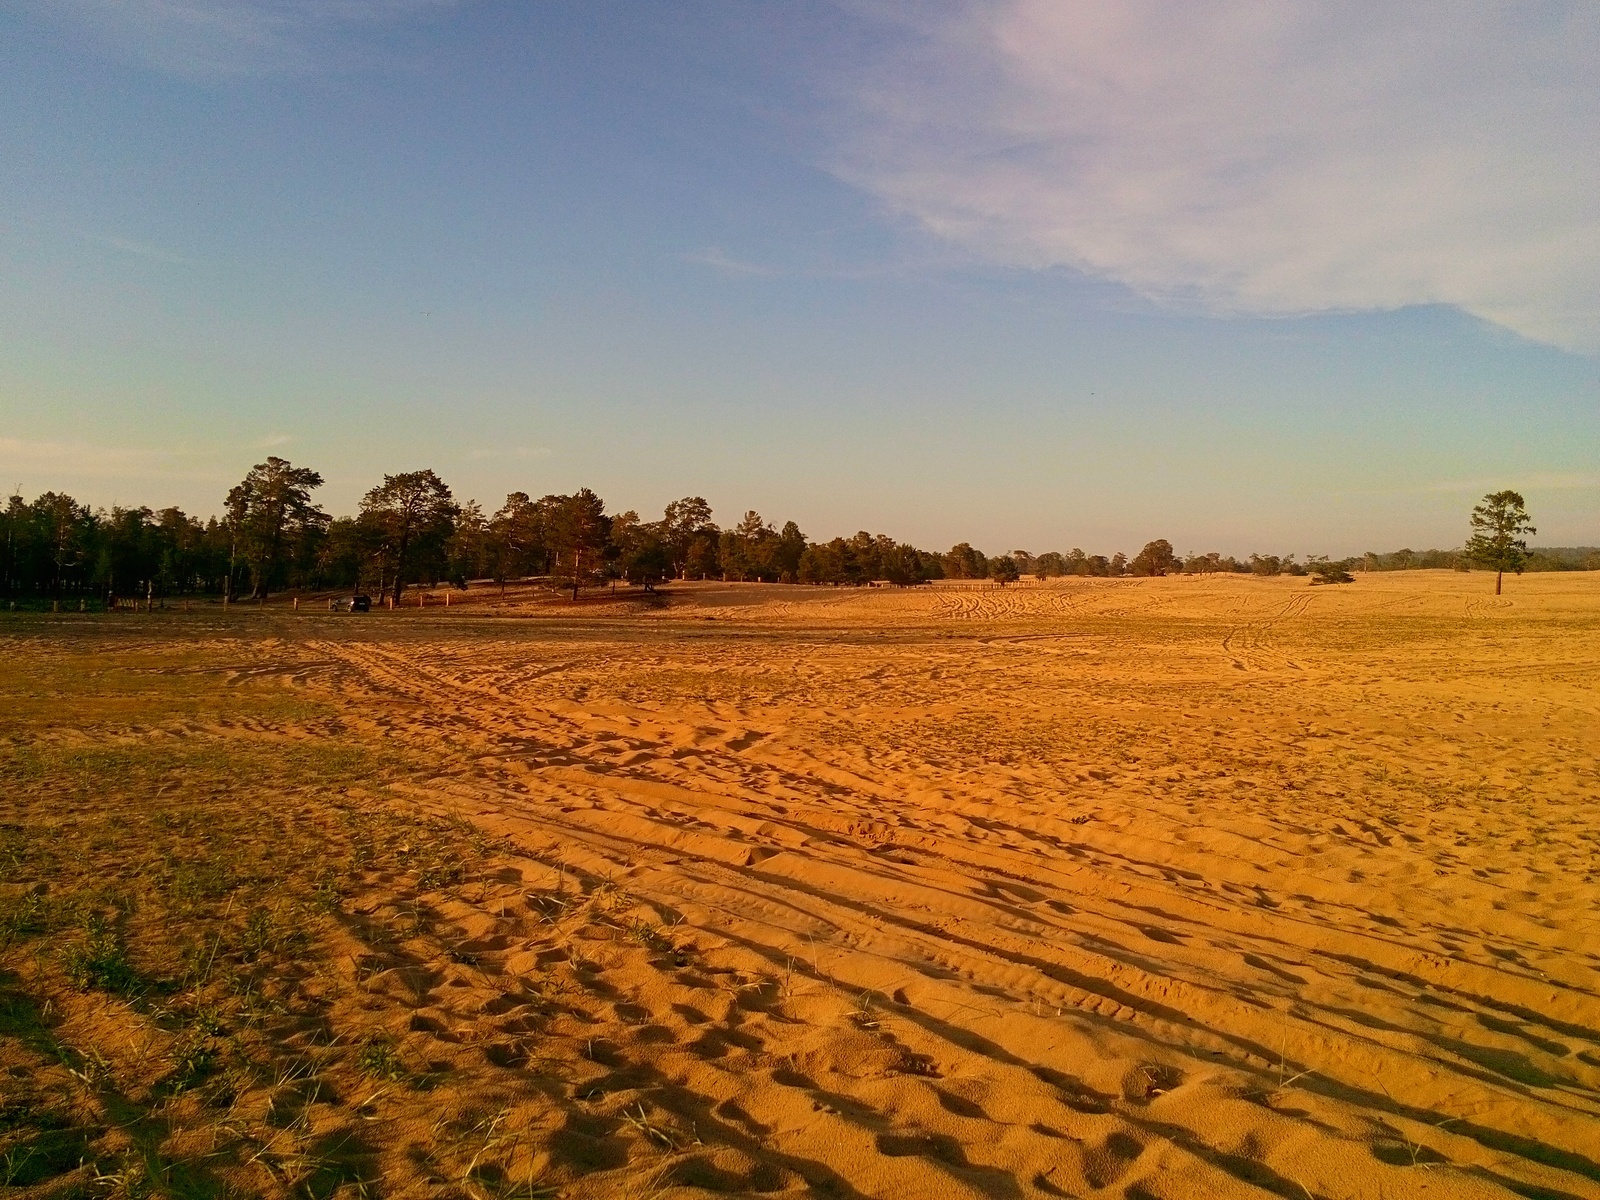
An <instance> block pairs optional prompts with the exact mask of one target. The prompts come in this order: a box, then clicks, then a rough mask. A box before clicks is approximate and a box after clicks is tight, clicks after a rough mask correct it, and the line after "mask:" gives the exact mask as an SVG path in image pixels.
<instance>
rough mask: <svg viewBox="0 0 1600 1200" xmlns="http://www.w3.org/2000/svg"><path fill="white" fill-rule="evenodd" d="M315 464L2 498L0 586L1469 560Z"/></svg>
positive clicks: (562, 583)
mask: <svg viewBox="0 0 1600 1200" xmlns="http://www.w3.org/2000/svg"><path fill="white" fill-rule="evenodd" d="M321 486H322V477H321V476H320V475H319V474H318V473H317V472H315V471H313V470H309V469H307V468H304V467H296V466H294V465H293V464H291V463H289V462H287V461H285V460H283V459H280V458H269V459H267V461H266V462H264V463H261V464H259V465H258V466H256V467H254V468H253V469H252V470H251V471H250V473H249V474H248V475H247V476H246V477H245V478H244V479H243V480H242V481H241V482H240V483H239V484H238V486H236V487H235V488H233V489H232V490H231V491H229V493H228V495H227V497H226V498H225V500H224V503H223V511H222V515H220V516H212V517H209V518H207V519H205V520H201V519H200V518H198V517H194V516H191V515H189V514H187V513H184V512H182V511H181V510H179V509H177V508H163V509H159V510H154V509H150V508H120V507H116V508H111V509H109V510H108V509H91V508H90V507H89V506H88V505H85V504H80V503H79V502H78V501H76V500H74V499H73V498H72V497H71V496H68V495H64V494H62V493H59V492H46V493H45V494H44V495H42V496H40V497H38V498H37V499H36V500H34V501H32V502H31V503H30V502H28V501H26V500H24V499H23V497H21V496H12V497H11V498H10V500H9V502H8V504H7V506H6V508H5V511H4V513H3V515H0V556H3V557H0V596H4V597H6V598H8V599H10V600H11V601H13V603H14V602H15V601H16V600H18V599H30V598H32V599H40V598H44V599H55V600H61V599H66V598H69V597H71V598H74V599H92V600H94V601H95V602H96V604H98V603H99V602H101V601H109V600H110V599H112V598H114V597H118V596H124V597H126V596H137V597H167V596H186V595H209V596H214V597H227V598H229V599H237V598H239V597H241V596H249V597H252V598H258V599H260V598H265V597H266V596H267V595H269V594H271V593H274V592H281V591H286V590H288V591H328V590H334V589H340V590H348V589H359V590H366V591H370V592H373V593H376V594H378V595H388V596H391V597H393V598H395V599H397V600H398V598H399V597H400V595H401V594H402V592H403V591H404V589H405V587H406V586H407V585H408V584H413V583H426V584H429V585H431V586H437V585H439V584H451V585H455V586H457V587H464V586H466V585H467V583H468V581H469V580H470V581H474V582H481V581H488V582H490V583H499V584H502V585H503V584H504V583H505V582H506V581H508V580H525V579H541V580H545V581H547V582H548V583H549V585H550V586H552V587H554V588H559V589H564V590H570V591H571V592H572V594H573V595H574V596H576V595H577V594H578V593H579V592H580V591H581V590H582V589H583V588H586V587H594V586H597V585H600V584H604V583H607V582H609V581H612V580H618V579H620V580H626V581H628V582H631V583H634V584H639V585H643V586H644V587H647V588H653V587H655V586H656V585H658V584H660V583H662V582H663V581H665V580H669V579H725V580H744V581H762V582H771V583H810V584H833V585H844V586H849V585H862V584H867V583H873V582H884V583H891V584H901V585H909V584H918V583H924V582H928V581H930V580H937V579H994V580H997V581H999V582H1001V583H1006V582H1009V581H1012V580H1015V579H1018V578H1020V577H1021V576H1024V575H1028V576H1033V577H1036V578H1051V577H1056V576H1065V575H1098V576H1121V575H1166V574H1172V573H1178V572H1183V573H1187V574H1214V573H1240V574H1250V573H1254V574H1257V575H1278V574H1291V575H1305V574H1308V573H1316V574H1319V575H1326V574H1328V573H1329V572H1330V571H1334V572H1337V571H1340V570H1342V571H1398V570H1410V569H1426V568H1441V567H1445V568H1454V569H1460V570H1464V569H1466V568H1467V567H1468V565H1469V564H1468V562H1467V560H1466V559H1465V558H1464V557H1463V555H1462V553H1461V552H1460V551H1455V550H1425V551H1412V550H1396V551H1394V552H1392V553H1388V554H1371V553H1369V554H1367V555H1365V556H1362V557H1360V558H1352V559H1345V560H1342V561H1336V562H1331V563H1330V562H1329V560H1328V559H1326V558H1325V557H1314V558H1311V559H1308V560H1306V561H1305V562H1300V561H1297V560H1296V558H1295V556H1294V555H1292V554H1291V555H1286V556H1279V555H1273V554H1253V555H1251V556H1250V557H1249V558H1248V559H1237V558H1232V557H1228V556H1224V555H1220V554H1216V553H1210V554H1190V555H1187V556H1180V555H1178V554H1177V553H1175V552H1174V550H1173V548H1172V546H1171V544H1170V543H1169V542H1167V541H1166V540H1164V539H1158V540H1156V541H1152V542H1150V543H1148V544H1147V545H1146V546H1145V547H1144V548H1143V549H1142V550H1141V551H1140V552H1139V553H1138V554H1136V555H1134V556H1133V557H1132V558H1129V557H1127V556H1126V555H1124V554H1121V553H1118V554H1113V555H1111V556H1110V557H1107V556H1105V555H1100V554H1085V553H1084V552H1083V551H1082V550H1079V549H1073V550H1070V551H1067V552H1065V553H1062V552H1057V551H1051V552H1049V553H1044V554H1037V555H1035V554H1030V553H1028V552H1026V551H1023V550H1015V551H1011V552H1010V553H1002V554H996V555H986V554H984V553H982V552H981V551H979V550H977V549H975V548H973V547H972V546H970V545H968V544H966V543H965V542H963V543H961V544H959V545H956V546H953V547H951V548H950V549H949V550H948V551H945V552H943V553H940V552H937V551H930V550H920V549H918V548H917V547H915V546H912V545H908V544H907V543H905V542H900V541H896V540H895V539H894V538H892V537H888V536H886V535H884V534H869V533H866V532H861V533H857V534H856V535H855V536H854V537H848V538H844V537H836V538H833V539H832V540H831V541H826V542H816V541H812V540H810V539H809V538H807V537H806V536H805V534H804V533H802V532H801V531H800V528H799V526H797V525H796V524H795V523H794V522H793V521H788V522H786V523H785V524H784V525H783V526H782V527H781V528H780V527H777V526H774V525H773V524H771V523H769V522H768V521H766V520H764V519H763V518H762V517H761V516H760V515H759V514H758V513H755V512H747V513H745V514H744V515H743V516H742V517H741V518H740V519H739V520H738V522H737V523H735V524H734V525H732V526H731V527H729V528H722V527H721V526H719V525H718V524H717V522H716V521H715V520H714V519H713V513H712V511H711V506H710V505H708V504H707V503H706V502H705V500H703V499H701V498H700V497H698V496H692V497H687V498H685V499H682V500H676V501H674V502H673V503H671V504H669V505H667V507H666V511H665V512H663V513H662V515H661V517H660V518H659V519H657V520H653V521H647V520H644V519H642V518H641V517H640V516H639V515H638V514H637V513H635V512H621V513H608V512H607V511H606V506H605V502H604V501H603V500H601V498H600V497H599V496H597V495H596V494H595V493H594V492H592V491H590V490H588V489H587V488H584V489H580V490H579V491H577V492H574V493H572V494H571V495H548V496H542V497H540V498H538V499H533V498H532V497H530V496H529V495H528V494H527V493H524V492H513V493H512V494H511V495H509V496H507V497H506V499H505V503H504V504H502V505H501V506H500V507H499V508H498V509H497V510H496V511H494V512H492V513H490V512H486V511H485V510H484V509H483V508H482V507H481V506H480V505H479V504H477V503H476V502H474V501H471V500H468V501H465V502H459V501H457V500H456V498H455V497H454V495H453V493H452V492H451V489H450V488H449V487H448V486H447V485H446V484H445V482H444V481H443V480H442V479H440V478H439V477H438V476H437V475H436V474H435V473H434V472H433V471H429V470H425V471H411V472H406V473H403V474H399V475H386V476H384V479H383V482H382V483H380V484H378V485H377V486H375V487H373V488H372V489H371V490H370V491H368V492H367V493H366V495H365V496H363V497H362V500H361V503H360V505H359V507H358V509H357V511H356V512H355V514H353V515H350V516H342V517H332V516H330V515H329V514H328V513H327V512H325V511H324V510H323V509H322V508H321V507H320V506H319V505H317V504H316V503H315V501H314V499H313V493H314V492H315V491H316V490H317V489H318V488H319V487H321ZM1526 569H1528V570H1535V571H1537V570H1594V569H1600V550H1597V549H1593V548H1577V549H1550V550H1538V551H1534V552H1533V555H1532V558H1531V559H1530V560H1529V562H1528V564H1527V568H1526Z"/></svg>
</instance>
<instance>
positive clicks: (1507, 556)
mask: <svg viewBox="0 0 1600 1200" xmlns="http://www.w3.org/2000/svg"><path fill="white" fill-rule="evenodd" d="M1469 519H1470V521H1471V523H1472V536H1471V537H1470V538H1468V539H1467V547H1466V554H1467V557H1468V558H1470V559H1472V561H1473V562H1476V563H1481V564H1482V565H1483V566H1486V567H1488V568H1490V569H1491V570H1492V571H1494V573H1495V576H1494V594H1495V595H1496V596H1498V595H1499V594H1500V582H1501V580H1503V579H1504V578H1505V574H1506V572H1507V571H1515V572H1516V573H1517V574H1518V575H1521V574H1522V569H1523V567H1525V566H1526V565H1527V562H1528V543H1527V542H1526V541H1524V540H1523V536H1524V535H1525V534H1531V533H1537V532H1539V531H1538V530H1537V529H1535V528H1534V527H1533V526H1532V525H1530V524H1529V523H1528V521H1529V518H1528V509H1527V506H1526V505H1525V504H1524V502H1523V499H1522V497H1521V496H1520V495H1518V494H1517V493H1516V492H1511V491H1505V492H1491V493H1490V494H1489V495H1487V496H1485V497H1484V498H1483V502H1482V503H1481V504H1479V505H1478V506H1477V507H1476V508H1474V509H1473V510H1472V516H1471V517H1470V518H1469Z"/></svg>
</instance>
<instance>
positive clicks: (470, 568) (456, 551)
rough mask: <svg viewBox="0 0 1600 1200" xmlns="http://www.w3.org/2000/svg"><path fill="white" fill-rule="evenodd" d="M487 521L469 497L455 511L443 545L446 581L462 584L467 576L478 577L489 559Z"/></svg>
mask: <svg viewBox="0 0 1600 1200" xmlns="http://www.w3.org/2000/svg"><path fill="white" fill-rule="evenodd" d="M492 558H493V555H492V548H491V539H490V528H489V522H488V520H487V519H486V518H485V517H484V515H483V508H482V507H481V506H480V505H479V504H478V502H477V501H476V500H469V501H467V502H466V503H465V504H463V505H462V506H461V510H460V512H458V513H457V514H456V519H455V527H454V528H453V529H452V530H451V532H450V540H449V541H448V543H447V544H446V545H445V559H446V561H447V562H448V563H449V570H448V574H449V576H450V582H451V583H454V584H455V585H456V586H457V587H466V586H467V580H469V579H482V578H483V577H484V576H485V575H487V574H488V573H489V569H490V565H491V562H492Z"/></svg>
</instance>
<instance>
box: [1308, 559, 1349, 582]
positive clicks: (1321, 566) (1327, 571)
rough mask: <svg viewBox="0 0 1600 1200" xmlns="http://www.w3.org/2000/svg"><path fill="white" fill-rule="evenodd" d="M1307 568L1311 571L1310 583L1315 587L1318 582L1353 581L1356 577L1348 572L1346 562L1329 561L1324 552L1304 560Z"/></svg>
mask: <svg viewBox="0 0 1600 1200" xmlns="http://www.w3.org/2000/svg"><path fill="white" fill-rule="evenodd" d="M1306 567H1307V569H1308V570H1309V571H1310V572H1311V584H1312V586H1313V587H1315V586H1316V585H1317V584H1319V583H1354V582H1355V581H1356V577H1355V576H1354V575H1352V574H1350V564H1349V563H1348V562H1329V561H1328V556H1327V555H1325V554H1322V555H1314V556H1313V557H1312V558H1310V559H1308V560H1307V562H1306Z"/></svg>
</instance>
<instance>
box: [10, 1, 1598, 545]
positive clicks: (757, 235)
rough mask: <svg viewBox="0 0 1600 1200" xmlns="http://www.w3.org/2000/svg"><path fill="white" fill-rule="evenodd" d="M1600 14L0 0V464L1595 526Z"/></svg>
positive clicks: (763, 497) (812, 500)
mask: <svg viewBox="0 0 1600 1200" xmlns="http://www.w3.org/2000/svg"><path fill="white" fill-rule="evenodd" d="M1597 61H1600V6H1596V5H1594V4H1592V3H1589V2H1587V0H1574V2H1571V3H1552V2H1541V0H1524V2H1518V3H1477V2H1471V3H1463V4H1454V3H1444V2H1443V0H1431V2H1427V3H1417V2H1412V0H1386V2H1385V3H1377V2H1365V0H1360V2H1355V3H1351V2H1340V3H1326V4H1318V3H1309V2H1305V3H1299V2H1290V0H1215V2H1213V3H1207V4H1205V5H1174V4H1171V3H1166V2H1160V3H1157V2H1152V0H1117V2H1110V0H1107V2H1104V3H1099V2H1090V0H937V2H935V0H926V2H923V0H826V2H824V0H744V2H735V0H714V2H707V0H675V2H674V3H673V4H670V5H668V4H661V3H659V2H658V0H616V2H611V0H540V2H539V3H528V2H526V0H0V114H3V118H4V119H3V120H0V487H4V488H5V489H6V490H7V491H10V490H11V488H12V487H13V486H15V487H18V488H20V489H21V490H22V491H23V492H24V493H25V494H27V495H29V496H32V495H34V494H37V493H38V492H41V491H44V490H45V489H56V490H66V491H69V492H71V493H72V494H73V495H75V496H76V497H78V498H79V499H80V500H83V501H86V502H89V503H92V504H96V505H107V506H109V505H112V504H124V505H137V504H148V505H152V506H156V507H160V506H164V505H167V504H174V503H175V504H178V505H181V506H182V507H184V508H185V509H186V510H188V511H191V512H196V513H199V514H202V515H205V514H209V513H213V512H215V511H217V510H218V509H219V508H220V506H221V501H222V497H223V495H224V494H225V493H226V491H227V489H228V487H229V486H231V485H232V484H233V483H235V482H237V481H238V480H239V478H241V477H242V476H243V474H244V473H245V471H247V470H248V469H249V467H250V466H251V465H252V464H253V463H256V462H259V461H261V460H262V459H263V458H264V457H265V456H267V455H268V454H276V455H279V456H282V457H286V458H288V459H290V460H291V461H293V462H294V463H296V464H297V465H305V466H310V467H314V468H316V469H317V470H319V471H321V472H322V474H323V475H324V476H325V478H326V485H325V487H324V488H323V489H322V490H321V492H320V493H319V499H320V500H321V501H322V503H323V504H324V505H325V506H326V507H327V508H328V509H329V510H330V511H333V512H340V513H342V512H348V511H351V510H353V509H354V507H355V505H356V504H357V503H358V501H359V499H360V496H361V495H362V493H363V492H364V491H365V490H366V489H367V488H369V487H371V486H373V485H374V484H375V483H377V482H379V480H380V479H381V478H382V476H383V475H384V474H385V473H388V472H399V471H406V470H415V469H419V468H422V467H432V468H433V469H435V470H437V471H438V472H439V474H440V475H441V476H443V477H444V478H445V480H446V481H447V482H448V483H450V485H451V486H452V487H453V488H454V490H455V492H456V494H457V496H458V497H459V498H461V499H467V498H475V499H477V500H478V501H479V502H481V503H482V504H484V506H485V507H486V508H488V509H489V510H491V511H492V510H493V509H494V508H496V507H498V505H499V504H500V503H501V502H502V501H503V499H504V497H505V495H506V493H508V492H511V491H525V492H528V493H530V494H533V495H536V496H537V495H541V494H545V493H550V492H568V491H571V490H573V489H575V488H578V487H582V486H588V487H592V488H593V489H595V490H596V491H597V492H599V493H600V494H601V495H602V496H603V497H605V499H606V501H607V503H608V505H609V506H610V508H611V509H612V510H613V511H620V510H622V509H628V508H632V509H635V510H637V511H639V512H640V513H642V514H644V515H645V516H646V517H651V516H655V515H659V513H660V511H661V509H662V507H663V506H664V505H665V504H666V503H667V502H668V501H670V500H673V499H676V498H678V497H680V496H685V495H703V496H705V497H706V498H707V499H708V500H709V501H710V502H711V504H712V506H713V507H714V509H715V510H716V513H717V515H718V517H719V519H720V520H721V521H722V522H723V523H724V524H733V523H735V522H736V521H737V520H738V518H739V516H740V515H741V514H742V513H743V512H744V511H745V510H746V509H752V508H753V509H755V510H757V511H759V512H760V513H761V514H762V515H763V516H765V517H766V518H768V519H769V520H772V521H774V522H777V523H782V522H783V521H785V520H789V519H793V520H795V521H797V522H798V523H799V524H800V526H801V528H802V529H803V530H804V531H805V532H806V533H807V534H808V535H809V536H811V537H813V538H827V537H831V536H834V535H838V534H843V535H849V534H851V533H854V532H855V531H856V530H858V529H863V528H865V529H869V530H872V531H874V532H879V531H881V532H886V533H890V534H892V535H893V536H896V537H898V538H901V539H904V540H909V541H913V542H915V543H916V544H918V545H922V546H925V547H930V548H942V547H945V546H949V545H951V544H953V543H955V542H958V541H969V542H972V543H973V544H975V545H977V546H979V547H980V548H982V549H985V550H987V551H990V552H996V551H1001V550H1010V549H1019V548H1020V549H1028V550H1031V551H1033V552H1035V553H1037V552H1041V551H1044V550H1047V549H1059V550H1066V549H1069V548H1071V547H1074V546H1078V547H1082V548H1083V549H1085V550H1087V551H1088V552H1090V553H1106V554H1109V553H1111V552H1113V551H1115V550H1123V551H1125V552H1127V553H1130V554H1131V553H1133V552H1135V551H1137V549H1138V548H1139V547H1140V546H1141V545H1142V544H1143V543H1144V542H1145V541H1148V540H1150V539H1153V538H1157V537H1165V538H1167V539H1169V540H1170V541H1172V543H1173V544H1174V546H1175V547H1176V548H1177V549H1178V550H1179V551H1180V552H1191V551H1193V552H1204V551H1209V550H1220V551H1222V552H1224V553H1236V554H1246V553H1251V552H1257V551H1259V552H1262V553H1278V554H1283V553H1291V552H1292V553H1299V554H1302V555H1304V554H1311V553H1331V554H1334V555H1340V556H1342V555H1345V554H1354V553H1360V552H1362V551H1365V550H1388V549H1394V548H1397V547H1400V546H1409V547H1412V548H1416V549H1421V548H1424V547H1430V546H1439V547H1450V546H1457V545H1460V544H1461V542H1462V541H1463V540H1464V537H1465V535H1466V532H1467V526H1466V517H1467V513H1468V511H1469V509H1470V508H1471V506H1472V504H1473V503H1474V502H1475V501H1476V500H1477V499H1478V498H1479V497H1480V496H1481V495H1482V494H1483V493H1485V492H1487V491H1490V490H1497V489H1500V488H1505V487H1510V488H1516V489H1517V490H1519V491H1521V492H1522V493H1523V494H1524V495H1525V496H1526V497H1527V500H1528V506H1529V509H1530V510H1531V512H1532V514H1533V516H1534V519H1535V523H1536V524H1537V525H1538V527H1539V536H1538V537H1537V539H1535V540H1536V542H1537V543H1539V544H1544V545H1574V544H1597V543H1600V72H1597V71H1596V70H1595V69H1594V64H1595V63H1596V62H1597Z"/></svg>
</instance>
